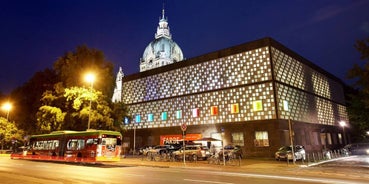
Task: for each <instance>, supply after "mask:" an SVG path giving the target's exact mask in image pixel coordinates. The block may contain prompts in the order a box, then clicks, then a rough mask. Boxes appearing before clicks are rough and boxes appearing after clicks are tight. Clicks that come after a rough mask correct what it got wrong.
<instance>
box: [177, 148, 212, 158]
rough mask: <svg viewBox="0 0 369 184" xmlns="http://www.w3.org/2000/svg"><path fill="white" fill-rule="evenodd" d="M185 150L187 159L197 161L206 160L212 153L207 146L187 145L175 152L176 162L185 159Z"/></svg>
mask: <svg viewBox="0 0 369 184" xmlns="http://www.w3.org/2000/svg"><path fill="white" fill-rule="evenodd" d="M183 150H184V152H185V153H184V155H185V157H186V159H188V160H193V161H196V160H198V159H202V160H206V159H207V158H208V157H209V156H210V151H209V149H208V148H207V147H206V146H201V145H186V147H185V149H183V147H182V148H181V149H179V150H177V151H174V152H173V156H174V158H175V159H176V160H181V159H183Z"/></svg>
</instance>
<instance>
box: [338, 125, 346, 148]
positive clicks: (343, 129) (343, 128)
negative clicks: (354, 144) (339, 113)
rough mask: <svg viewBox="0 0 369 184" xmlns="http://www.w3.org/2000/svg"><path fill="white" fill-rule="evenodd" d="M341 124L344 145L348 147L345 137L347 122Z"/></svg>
mask: <svg viewBox="0 0 369 184" xmlns="http://www.w3.org/2000/svg"><path fill="white" fill-rule="evenodd" d="M339 124H340V126H341V127H342V131H343V144H344V145H346V135H345V126H346V122H345V121H340V122H339Z"/></svg>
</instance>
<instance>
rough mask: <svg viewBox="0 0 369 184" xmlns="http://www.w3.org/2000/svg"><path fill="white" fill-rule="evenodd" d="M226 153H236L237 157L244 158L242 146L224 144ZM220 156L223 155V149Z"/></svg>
mask: <svg viewBox="0 0 369 184" xmlns="http://www.w3.org/2000/svg"><path fill="white" fill-rule="evenodd" d="M224 153H225V154H226V155H231V154H233V155H235V156H236V157H237V158H239V157H240V158H242V157H243V154H242V149H241V146H238V145H236V146H233V145H227V146H224ZM219 154H220V156H222V154H223V153H222V150H220V152H219Z"/></svg>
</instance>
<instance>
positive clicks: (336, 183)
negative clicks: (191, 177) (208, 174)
mask: <svg viewBox="0 0 369 184" xmlns="http://www.w3.org/2000/svg"><path fill="white" fill-rule="evenodd" d="M213 173H218V174H219V175H228V176H245V177H253V178H265V179H279V180H289V181H304V182H316V183H334V184H361V183H362V182H354V181H347V180H338V179H328V178H321V179H319V178H298V176H296V177H291V176H273V175H263V174H247V173H223V172H213Z"/></svg>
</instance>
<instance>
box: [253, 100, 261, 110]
mask: <svg viewBox="0 0 369 184" xmlns="http://www.w3.org/2000/svg"><path fill="white" fill-rule="evenodd" d="M252 109H253V110H254V111H262V110H263V101H261V100H257V101H254V102H253V103H252Z"/></svg>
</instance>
